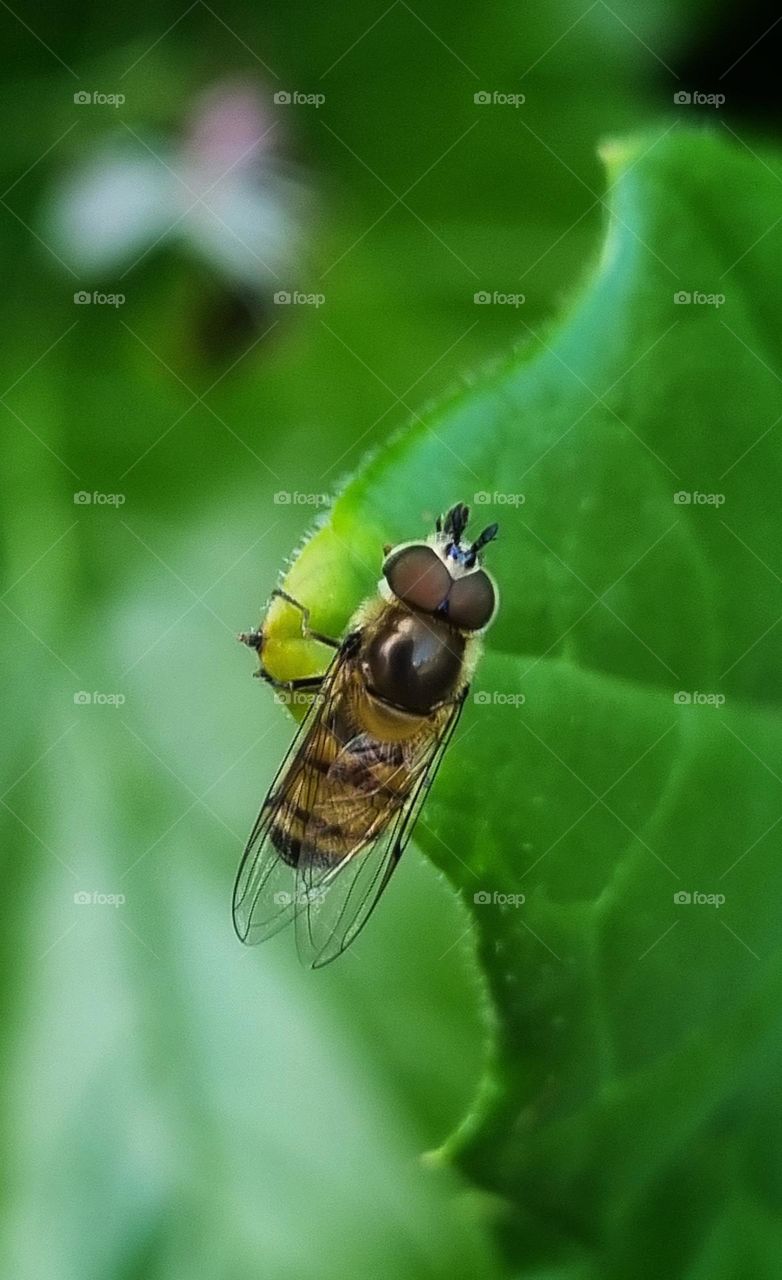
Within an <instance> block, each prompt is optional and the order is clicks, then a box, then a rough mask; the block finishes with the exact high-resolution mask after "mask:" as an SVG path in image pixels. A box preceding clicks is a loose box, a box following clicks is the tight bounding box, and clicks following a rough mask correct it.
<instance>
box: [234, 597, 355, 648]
mask: <svg viewBox="0 0 782 1280" xmlns="http://www.w3.org/2000/svg"><path fill="white" fill-rule="evenodd" d="M276 597H279V598H280V600H285V601H286V602H287V603H288V604H292V605H293V607H294V609H298V610H299V613H300V614H301V634H302V635H303V637H304V639H305V640H318V641H320V643H321V644H327V645H328V646H329V648H330V649H338V648H339V646H340V641H339V640H334V639H333V637H332V636H326V635H324V634H323V632H322V631H313V629H312V627H311V626H310V611H309V609H308V608H307V607H306V606H305V605H303V604H301V603H300V602H299V601H298V600H296V599H294V597H293V596H289V595H288V592H287V591H283V590H282V588H281V587H275V588H274V590H273V591H272V594H271V599H272V600H274V599H275V598H276ZM255 634H257V633H255Z"/></svg>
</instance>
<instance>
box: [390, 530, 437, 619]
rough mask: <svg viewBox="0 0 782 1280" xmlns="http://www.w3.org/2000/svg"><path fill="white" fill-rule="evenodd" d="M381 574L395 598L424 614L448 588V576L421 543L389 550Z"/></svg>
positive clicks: (433, 607)
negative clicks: (389, 552) (420, 610)
mask: <svg viewBox="0 0 782 1280" xmlns="http://www.w3.org/2000/svg"><path fill="white" fill-rule="evenodd" d="M383 573H384V575H385V579H386V582H387V583H388V585H389V587H390V588H391V590H392V591H393V593H394V595H395V596H397V597H398V598H399V599H400V600H402V601H404V603H405V604H406V605H409V606H410V608H411V609H422V610H423V611H424V612H425V613H434V611H435V609H437V608H438V607H439V605H441V604H442V602H443V600H444V599H445V597H446V596H447V595H448V590H449V588H450V586H451V575H450V573H449V572H448V570H447V569H446V567H445V565H444V564H443V562H442V560H441V559H440V557H439V556H438V555H437V552H436V551H434V550H433V549H432V548H431V547H429V546H427V545H426V544H425V543H423V542H422V543H414V544H411V545H410V546H408V547H400V548H399V550H398V551H392V552H391V554H390V556H389V557H388V559H387V560H386V562H385V564H384V565H383Z"/></svg>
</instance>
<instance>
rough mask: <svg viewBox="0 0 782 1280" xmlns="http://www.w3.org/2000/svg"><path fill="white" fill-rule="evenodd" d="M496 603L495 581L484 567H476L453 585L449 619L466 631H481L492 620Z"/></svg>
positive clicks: (449, 601) (455, 625) (452, 623)
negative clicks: (473, 571) (485, 571)
mask: <svg viewBox="0 0 782 1280" xmlns="http://www.w3.org/2000/svg"><path fill="white" fill-rule="evenodd" d="M496 603H497V601H496V596H495V593H494V583H493V582H492V580H491V578H490V577H489V575H488V573H484V571H483V569H476V571H475V573H468V574H467V575H466V576H465V577H464V578H457V579H456V581H455V582H454V584H453V586H452V587H451V594H450V595H449V597H448V620H449V622H450V623H451V625H452V626H454V627H460V628H461V629H462V630H464V631H480V630H481V628H482V627H485V626H486V624H487V623H488V622H489V621H490V620H491V616H492V614H493V613H494V609H495V605H496Z"/></svg>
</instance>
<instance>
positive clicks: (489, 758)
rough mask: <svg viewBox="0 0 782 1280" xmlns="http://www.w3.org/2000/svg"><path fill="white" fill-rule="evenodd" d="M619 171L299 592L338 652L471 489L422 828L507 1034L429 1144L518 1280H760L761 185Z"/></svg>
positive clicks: (646, 147)
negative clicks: (448, 1134) (484, 620)
mask: <svg viewBox="0 0 782 1280" xmlns="http://www.w3.org/2000/svg"><path fill="white" fill-rule="evenodd" d="M604 159H605V161H606V167H607V178H608V200H609V203H610V218H609V223H608V226H607V230H606V236H605V242H604V245H603V251H602V255H601V259H600V263H599V265H598V266H597V267H596V268H595V270H594V271H593V273H592V275H591V277H590V278H589V279H588V281H587V283H586V285H585V286H584V287H583V289H582V292H581V294H580V296H579V297H578V298H577V299H576V301H575V303H574V305H573V307H572V310H571V311H570V313H569V315H568V316H567V318H566V319H565V321H564V322H563V323H562V324H561V325H559V327H557V328H556V329H555V330H554V331H552V332H550V333H547V334H543V335H541V334H540V333H533V332H532V331H531V330H530V331H528V332H527V333H526V334H525V335H524V338H525V341H524V346H523V348H522V349H521V350H520V351H519V352H517V353H516V354H514V355H513V356H512V358H510V359H508V360H506V361H505V362H504V363H503V364H501V365H500V366H498V367H496V368H494V369H493V370H491V371H490V372H489V373H487V374H485V375H484V376H482V377H480V378H479V379H477V380H476V381H475V382H474V383H471V384H469V385H467V386H466V387H464V388H463V389H461V390H460V391H459V392H458V393H457V394H455V395H454V396H453V397H452V399H451V400H450V402H449V403H447V404H445V405H443V406H440V407H439V408H437V409H436V410H434V411H431V412H427V413H425V414H424V415H422V416H421V417H420V418H418V419H417V420H416V421H415V422H414V423H413V424H412V425H411V427H410V428H409V429H408V430H406V431H405V432H403V433H402V434H400V435H398V436H397V437H396V438H394V439H392V440H391V441H390V442H389V443H388V444H387V445H386V446H385V447H384V448H382V449H381V450H380V451H379V452H378V453H377V454H376V455H375V456H374V457H372V458H371V459H370V460H369V461H368V463H367V464H366V466H364V468H363V469H362V470H361V471H360V473H359V474H358V475H356V476H355V477H354V478H353V479H352V481H351V482H350V483H349V484H348V485H347V487H346V489H345V490H344V492H343V493H342V494H341V496H340V497H339V499H338V500H337V502H336V503H335V506H334V508H333V511H332V512H331V514H330V518H329V520H328V522H327V523H326V524H325V525H324V526H323V527H322V528H320V529H319V530H318V531H317V532H316V533H315V535H314V536H313V537H312V539H311V540H310V541H309V542H308V544H307V545H306V546H305V548H304V549H303V551H302V552H301V554H300V555H299V556H298V558H297V559H296V561H295V563H294V564H293V566H292V568H291V570H290V572H289V574H288V576H287V579H286V586H287V588H288V590H289V591H290V592H291V593H292V594H293V595H295V596H296V597H297V598H298V599H300V600H302V601H303V602H304V603H305V604H307V605H308V606H309V607H310V608H311V610H312V620H313V625H314V626H316V627H318V628H320V629H321V630H325V631H331V632H334V633H336V632H338V631H340V630H341V629H343V628H344V626H345V625H346V623H347V620H348V618H349V616H350V613H351V612H352V610H353V609H354V608H355V606H356V605H357V603H358V602H359V601H360V599H361V598H362V597H363V596H364V595H366V594H367V593H369V592H371V591H372V590H373V589H374V584H375V581H376V579H377V576H378V571H379V564H380V549H381V545H382V544H383V543H384V542H394V541H397V540H402V539H407V538H410V537H415V536H418V535H419V534H421V533H423V532H424V531H425V530H426V529H427V527H428V526H429V525H430V524H431V520H432V518H433V516H434V514H435V513H436V512H437V511H439V510H441V509H443V508H444V507H445V506H447V505H448V504H449V503H451V502H453V501H455V500H457V499H467V500H469V501H471V502H472V503H473V504H475V505H476V508H477V509H476V512H475V515H476V517H478V518H482V517H483V516H484V515H485V516H486V521H485V522H488V520H490V519H499V520H500V523H501V533H500V539H501V540H500V542H498V544H497V545H496V546H494V545H493V546H492V547H490V548H489V552H488V555H487V560H488V562H489V563H490V565H491V568H492V570H493V571H494V572H495V574H496V576H497V577H498V579H499V581H500V584H501V590H502V604H501V609H500V614H499V617H498V619H497V621H496V624H495V626H494V628H493V629H492V631H491V632H490V634H489V636H488V641H487V651H486V654H485V657H484V659H483V662H482V664H481V665H480V667H479V669H478V673H477V676H476V681H475V684H474V686H473V700H472V705H471V706H468V708H467V710H466V713H465V716H464V718H463V720H462V723H461V726H460V735H459V739H458V741H457V742H456V744H455V745H454V747H453V748H452V751H451V752H450V754H449V757H448V759H447V760H446V761H445V763H444V764H443V767H442V771H441V774H440V776H439V778H438V781H437V783H436V785H435V787H434V788H433V792H432V795H431V798H430V801H429V803H428V805H427V807H426V809H425V812H424V815H423V818H422V820H421V822H420V825H419V828H418V839H419V841H420V843H421V845H422V846H423V847H424V849H425V850H426V851H427V852H428V854H429V855H430V857H431V858H432V859H433V860H434V862H435V863H436V864H437V865H438V866H440V867H441V868H442V869H443V870H444V871H445V872H446V873H447V875H448V877H449V878H450V880H451V882H452V883H453V885H454V886H455V887H456V888H457V889H458V891H459V893H460V895H461V896H462V898H463V899H464V901H465V902H466V903H467V904H468V905H469V906H470V907H471V909H473V913H474V920H475V929H476V937H477V945H478V952H479V959H480V964H481V966H482V968H483V969H484V971H485V974H486V978H487V981H488V984H489V988H490V990H491V994H492V998H493V1003H494V1010H495V1017H496V1026H495V1030H494V1034H493V1042H492V1049H491V1063H490V1066H489V1070H488V1073H487V1077H486V1081H485V1087H484V1088H483V1090H482V1092H481V1095H480V1097H479V1099H478V1100H477V1101H476V1104H475V1107H474V1109H473V1111H472V1112H471V1114H470V1115H469V1116H467V1117H466V1118H465V1122H464V1124H463V1125H462V1127H461V1128H460V1129H459V1131H458V1132H457V1133H456V1134H455V1135H454V1136H453V1138H452V1140H451V1141H450V1142H449V1143H448V1144H447V1147H446V1152H447V1154H448V1156H449V1157H450V1158H451V1159H452V1160H453V1161H454V1162H455V1163H456V1164H457V1165H458V1166H459V1167H460V1168H461V1169H462V1170H464V1171H465V1172H466V1173H467V1174H468V1175H469V1176H470V1177H471V1178H472V1179H473V1180H474V1181H475V1182H476V1183H477V1184H479V1185H480V1186H481V1187H483V1188H485V1189H487V1190H489V1191H491V1192H494V1193H497V1194H498V1195H499V1196H500V1197H502V1199H503V1201H504V1202H505V1204H506V1205H507V1213H506V1215H505V1217H504V1220H503V1221H504V1225H503V1227H502V1232H503V1237H504V1240H505V1243H506V1246H507V1249H508V1251H509V1255H510V1257H511V1259H512V1260H513V1262H514V1264H515V1265H516V1267H517V1269H518V1268H521V1270H519V1274H520V1275H524V1276H532V1275H537V1274H540V1273H541V1272H542V1270H545V1269H546V1268H550V1267H557V1268H559V1267H561V1268H562V1269H563V1270H562V1274H563V1275H567V1276H573V1277H575V1276H586V1275H591V1274H602V1275H604V1274H616V1275H628V1274H631V1273H632V1274H633V1275H635V1276H646V1275H649V1276H659V1275H661V1274H664V1275H666V1276H687V1277H690V1280H696V1277H697V1278H698V1280H699V1278H700V1277H701V1276H706V1275H708V1276H710V1277H712V1278H713V1277H722V1276H725V1277H733V1276H739V1275H745V1274H748V1273H749V1272H751V1274H753V1275H756V1276H765V1275H769V1276H770V1275H772V1274H775V1270H776V1258H777V1257H778V1246H779V1238H778V1237H779V1233H778V1229H777V1228H776V1227H775V1226H774V1225H773V1219H774V1213H775V1211H776V1210H777V1209H778V1207H779V1188H780V1185H781V1183H780V1179H781V1178H782V1162H781V1161H780V1156H779V1152H780V1150H782V1142H780V1139H781V1138H782V1132H781V1131H780V1130H781V1128H782V1126H781V1125H780V1118H779V1109H778V1107H777V1105H776V1101H775V1098H774V1085H773V1082H774V1081H775V1079H776V1078H777V1076H778V1071H779V1067H780V1065H781V1064H780V1044H781V1043H782V1041H781V1040H780V1031H781V1030H782V1025H781V1022H780V1014H779V1009H780V997H781V996H782V989H781V988H782V980H780V977H779V974H780V962H781V961H782V928H780V923H779V916H778V908H777V905H776V904H777V902H778V898H779V893H780V890H781V889H782V869H781V864H780V860H779V858H778V856H777V853H776V849H777V847H778V837H779V831H780V827H779V826H778V825H777V824H778V823H779V822H780V811H781V805H780V801H781V800H782V795H781V794H780V787H781V786H782V778H780V776H779V773H778V764H777V762H778V761H779V760H780V758H782V726H781V725H780V721H779V714H778V704H779V691H780V684H779V679H778V672H779V670H780V668H781V667H782V626H780V625H779V621H780V613H781V612H782V610H781V608H780V605H781V603H782V592H781V591H780V585H781V584H782V579H781V578H780V577H779V572H780V564H782V559H780V530H781V529H782V525H780V522H779V518H778V507H779V499H778V495H779V492H780V488H781V483H780V482H781V481H782V475H780V470H781V468H782V464H781V462H780V451H779V447H778V440H777V434H776V431H775V427H776V423H777V421H778V420H779V417H780V413H781V412H782V396H780V386H779V383H780V381H782V377H781V376H780V374H781V373H782V370H781V369H780V365H782V360H781V359H780V354H779V344H778V333H779V322H780V303H779V298H780V293H781V289H782V281H781V280H780V263H781V262H782V255H781V253H780V250H781V249H782V227H780V226H779V225H778V224H779V203H780V182H782V167H781V166H780V163H779V161H778V160H777V159H776V158H775V157H773V156H771V155H765V154H764V155H763V156H762V157H761V163H760V164H759V163H758V159H757V157H755V155H754V154H750V153H749V149H748V148H746V147H740V146H738V145H737V144H733V143H732V142H731V141H730V140H729V139H726V138H723V137H721V136H718V135H716V134H710V133H706V132H703V133H689V132H685V131H681V132H679V133H676V132H675V131H674V132H669V133H668V135H653V136H646V137H642V138H638V139H635V140H633V141H631V142H625V143H614V144H612V145H610V146H608V147H606V148H605V149H604ZM682 291H683V292H684V293H685V294H689V295H691V297H690V300H689V301H680V302H677V301H676V300H675V295H677V294H679V293H680V292H682ZM682 494H684V495H685V497H686V495H689V500H687V501H677V496H679V497H681V495H682ZM271 636H272V644H271V647H270V650H269V653H268V656H269V658H270V665H271V663H274V664H276V668H277V671H278V672H279V673H280V674H283V675H287V674H290V673H292V672H293V670H294V669H295V670H296V671H297V672H299V671H301V670H304V669H307V668H308V667H309V668H310V669H311V668H312V667H313V666H314V665H315V664H316V662H317V661H319V660H321V655H320V654H319V653H316V652H315V651H313V650H312V649H311V648H308V647H307V646H306V645H305V644H304V643H303V642H302V641H301V640H300V639H299V638H297V636H298V618H297V616H296V614H295V611H292V610H290V609H289V608H288V607H286V606H284V605H280V604H278V605H275V607H274V610H273V612H272V615H271ZM677 695H679V696H677ZM522 894H523V895H524V901H523V903H522V902H520V900H519V899H518V895H522ZM677 894H684V895H689V899H690V900H689V901H684V900H682V901H677V900H676V895H677ZM476 895H479V896H478V898H477V900H476ZM486 895H488V896H489V898H490V901H489V902H485V901H483V899H484V898H485V897H486ZM496 895H502V897H501V898H500V899H499V900H496ZM512 895H516V897H515V899H514V901H511V896H512ZM704 897H705V898H706V899H711V901H705V900H702V899H703V898H704ZM661 1223H664V1224H665V1230H664V1231H661V1229H660V1224H661ZM737 1232H741V1233H742V1238H746V1240H747V1251H748V1255H749V1257H744V1256H743V1255H742V1253H741V1250H740V1249H738V1248H737V1247H736V1246H735V1245H734V1244H733V1243H731V1242H732V1241H734V1240H735V1238H736V1233H737ZM747 1268H749V1271H748V1270H747ZM557 1274H559V1271H557Z"/></svg>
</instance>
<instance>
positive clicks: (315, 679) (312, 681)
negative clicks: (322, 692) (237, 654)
mask: <svg viewBox="0 0 782 1280" xmlns="http://www.w3.org/2000/svg"><path fill="white" fill-rule="evenodd" d="M253 675H254V676H257V677H258V679H259V680H265V681H266V683H267V684H270V685H271V686H272V688H273V689H285V690H286V691H287V692H288V693H296V692H298V690H300V689H311V690H313V692H314V691H316V690H318V689H319V688H320V686H321V685H322V684H323V681H324V679H325V676H301V677H300V678H299V679H298V680H277V679H276V678H275V677H274V676H270V675H269V672H268V671H266V670H265V669H264V668H263V667H260V668H259V669H258V670H257V671H253Z"/></svg>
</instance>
